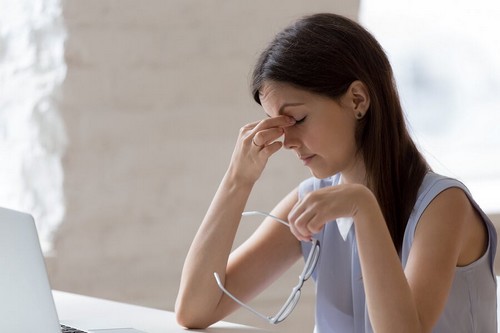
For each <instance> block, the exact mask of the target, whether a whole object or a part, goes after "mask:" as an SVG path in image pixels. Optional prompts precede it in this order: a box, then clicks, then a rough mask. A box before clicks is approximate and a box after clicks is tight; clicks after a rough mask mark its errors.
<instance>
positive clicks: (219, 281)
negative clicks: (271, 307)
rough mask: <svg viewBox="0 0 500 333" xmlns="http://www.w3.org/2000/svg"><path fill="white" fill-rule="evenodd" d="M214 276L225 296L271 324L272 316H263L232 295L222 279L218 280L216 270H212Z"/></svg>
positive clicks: (272, 321) (272, 322)
mask: <svg viewBox="0 0 500 333" xmlns="http://www.w3.org/2000/svg"><path fill="white" fill-rule="evenodd" d="M214 277H215V280H216V281H217V285H218V286H219V288H220V289H221V290H222V291H223V292H224V294H226V295H227V296H229V297H231V299H232V300H233V301H235V302H236V303H238V304H239V305H241V306H242V307H244V308H245V309H247V310H248V311H250V312H252V313H253V314H254V315H256V316H258V317H260V318H262V319H264V320H265V321H268V322H270V323H271V324H274V320H273V318H272V317H266V316H264V315H263V314H262V313H260V312H258V311H257V310H255V309H254V308H252V307H251V306H250V305H247V304H245V303H243V302H242V301H240V300H239V299H237V298H236V297H235V296H233V294H231V293H230V292H229V291H228V290H227V289H226V288H225V287H224V285H223V284H222V281H221V280H220V277H219V274H217V273H216V272H214Z"/></svg>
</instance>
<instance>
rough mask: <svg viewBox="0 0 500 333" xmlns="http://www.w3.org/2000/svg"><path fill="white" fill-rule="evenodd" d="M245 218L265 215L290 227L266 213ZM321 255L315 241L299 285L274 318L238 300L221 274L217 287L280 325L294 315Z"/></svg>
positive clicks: (270, 321)
mask: <svg viewBox="0 0 500 333" xmlns="http://www.w3.org/2000/svg"><path fill="white" fill-rule="evenodd" d="M242 215H243V216H249V215H263V216H268V217H270V218H272V219H273V220H275V221H277V222H280V223H283V224H285V225H286V226H287V227H290V225H289V224H288V222H286V221H284V220H282V219H280V218H278V217H276V216H273V215H271V214H268V213H265V212H260V211H251V212H243V214H242ZM319 253H320V246H319V241H318V240H317V239H315V240H313V242H312V248H311V251H310V252H309V256H308V257H307V260H306V263H305V266H304V269H303V270H302V273H301V274H300V276H299V283H298V284H297V285H296V286H295V287H294V288H293V289H292V293H291V294H290V296H289V297H288V299H287V300H286V302H285V304H284V305H283V306H282V307H281V309H280V310H279V311H278V313H277V314H275V315H274V316H265V315H263V314H262V313H260V312H258V311H257V310H255V309H254V308H252V307H251V306H250V305H248V304H245V303H243V302H242V301H240V300H239V299H238V298H236V297H235V296H234V295H233V294H231V293H230V292H229V291H228V290H227V289H226V288H225V287H224V285H223V284H222V281H221V279H220V277H219V274H217V273H216V272H214V276H215V280H216V281H217V285H218V286H219V288H220V289H221V290H222V292H224V294H226V295H227V296H229V297H230V298H231V299H233V300H234V301H235V302H236V303H238V304H239V305H241V306H242V307H244V308H245V309H247V310H249V311H250V312H252V313H253V314H255V315H256V316H258V317H260V318H262V319H264V320H266V321H268V322H269V323H270V324H279V323H281V322H282V321H283V320H285V319H286V318H287V317H288V316H289V315H290V313H292V311H293V309H294V308H295V306H296V305H297V303H298V302H299V298H300V294H301V289H302V286H303V285H304V282H305V281H307V280H308V279H309V278H310V277H311V275H312V273H313V272H314V269H315V268H316V265H317V264H318V259H319Z"/></svg>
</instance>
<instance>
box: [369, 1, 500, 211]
mask: <svg viewBox="0 0 500 333" xmlns="http://www.w3.org/2000/svg"><path fill="white" fill-rule="evenodd" d="M499 17H500V2H498V1H497V0H478V1H475V2H470V1H469V2H465V1H454V0H441V1H433V0H421V1H408V0H403V1H401V0H399V1H396V0H376V1H375V0H364V1H362V4H361V9H360V22H361V23H362V24H363V25H364V26H365V27H366V28H367V29H368V30H370V31H371V32H372V33H373V34H374V36H375V37H376V38H377V39H378V41H379V42H380V43H381V44H382V46H383V47H384V49H385V50H386V52H387V54H388V56H389V59H390V61H391V63H392V65H393V69H394V73H395V77H396V82H397V85H398V88H399V93H400V96H401V101H402V104H403V108H404V109H405V112H406V116H407V119H408V121H409V124H410V130H411V131H412V134H413V137H414V138H415V141H416V142H417V144H419V146H420V148H421V151H422V152H423V153H424V155H425V156H426V158H427V160H428V161H429V163H430V164H431V166H432V167H433V169H434V170H435V171H436V172H439V173H442V174H445V175H448V176H452V177H456V178H458V179H460V180H462V181H463V182H464V183H465V184H466V185H467V187H468V188H469V189H470V191H471V192H472V195H473V196H474V197H475V199H476V200H477V201H478V203H479V204H480V205H481V206H482V208H483V209H484V210H485V211H486V212H487V213H498V212H500V200H499V199H498V198H499V197H498V191H499V189H500V110H499V108H500V94H499V93H498V92H499V91H500V57H499V56H498V55H499V54H500V52H499V51H500V35H499V34H498V31H500V20H499V19H498V18H499Z"/></svg>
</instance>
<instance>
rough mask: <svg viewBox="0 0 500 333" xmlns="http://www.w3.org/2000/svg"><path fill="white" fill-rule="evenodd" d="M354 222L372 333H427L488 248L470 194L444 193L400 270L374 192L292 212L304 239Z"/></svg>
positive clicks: (359, 189)
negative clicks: (348, 219) (465, 270)
mask: <svg viewBox="0 0 500 333" xmlns="http://www.w3.org/2000/svg"><path fill="white" fill-rule="evenodd" d="M342 216H352V217H353V219H354V224H355V227H356V238H357V244H358V251H359V258H360V263H361V270H362V275H363V284H364V288H365V293H366V303H367V308H368V313H369V316H370V321H371V324H372V327H373V330H374V331H375V332H384V333H386V332H430V331H431V330H432V327H433V326H434V325H435V324H436V322H437V320H438V319H439V316H440V315H441V313H442V311H443V309H444V306H445V304H446V300H447V298H448V294H449V291H450V288H451V284H452V282H453V276H454V272H455V268H456V266H457V265H461V264H469V263H471V262H473V261H474V260H477V259H478V258H479V257H480V256H481V255H482V254H483V253H484V250H485V248H486V246H487V235H486V231H485V230H484V225H483V223H482V222H481V220H480V218H479V217H478V215H477V213H476V212H475V210H474V209H473V207H472V205H471V204H470V202H469V200H468V198H467V196H466V195H465V193H464V192H463V191H462V190H460V189H458V188H452V189H448V190H445V191H443V192H442V193H440V194H439V195H438V196H437V197H436V198H435V199H434V200H433V201H432V202H431V203H430V204H429V206H428V207H427V209H426V210H425V212H424V213H423V215H422V216H421V218H420V221H419V223H418V227H417V230H416V232H415V238H414V241H413V245H412V249H411V252H410V256H409V259H408V262H407V265H406V269H405V270H403V268H402V266H401V261H400V258H399V256H398V254H397V252H396V249H395V247H394V245H393V242H392V239H391V236H390V234H389V230H388V229H387V226H386V223H385V220H384V217H383V215H382V212H381V210H380V207H379V205H378V202H377V200H376V198H375V196H374V195H373V193H372V192H371V191H370V190H369V189H368V188H366V187H365V186H362V185H352V184H346V185H339V186H334V187H330V188H324V189H321V190H318V191H315V192H311V193H309V194H308V195H306V197H305V198H304V200H302V201H301V202H299V203H298V204H297V205H296V206H295V207H294V208H293V209H292V211H291V213H290V215H289V221H290V222H291V225H292V231H293V233H294V234H295V235H296V237H297V238H299V239H308V238H309V237H310V236H311V234H313V233H316V232H318V231H319V230H321V229H322V228H323V226H324V224H325V223H327V221H332V220H334V219H335V218H337V217H342Z"/></svg>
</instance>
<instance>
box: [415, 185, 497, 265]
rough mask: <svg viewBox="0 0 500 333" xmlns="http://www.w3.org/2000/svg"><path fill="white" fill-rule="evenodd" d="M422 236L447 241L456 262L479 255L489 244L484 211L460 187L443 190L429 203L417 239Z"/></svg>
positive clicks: (466, 260) (470, 260) (471, 260)
mask: <svg viewBox="0 0 500 333" xmlns="http://www.w3.org/2000/svg"><path fill="white" fill-rule="evenodd" d="M420 237H422V238H427V239H428V240H431V239H432V240H433V241H434V242H444V244H448V250H450V249H451V248H453V250H454V251H453V252H452V253H454V254H456V266H464V265H468V264H470V263H472V262H473V261H475V260H477V259H479V258H480V257H481V255H482V254H483V253H484V251H485V250H486V247H487V245H488V244H487V242H488V241H487V240H488V231H487V228H486V226H485V223H484V221H483V219H482V217H481V215H480V214H479V213H478V212H477V210H476V209H475V208H474V206H473V205H472V203H471V201H470V200H469V197H468V196H467V194H465V192H464V191H463V190H462V189H461V188H458V187H451V188H448V189H446V190H444V191H442V192H441V193H439V194H438V195H437V196H436V197H435V198H434V200H433V201H432V202H431V203H430V204H429V206H428V207H427V208H426V210H425V211H424V213H423V214H422V216H421V218H420V221H419V223H418V226H417V229H416V231H415V239H418V238H420ZM427 245H429V244H427ZM449 254H451V253H449Z"/></svg>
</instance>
